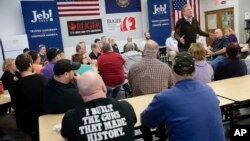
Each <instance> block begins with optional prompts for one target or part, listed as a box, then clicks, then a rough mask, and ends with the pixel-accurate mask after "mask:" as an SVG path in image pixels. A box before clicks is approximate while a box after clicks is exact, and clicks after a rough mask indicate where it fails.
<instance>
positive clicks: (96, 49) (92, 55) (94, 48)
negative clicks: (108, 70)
mask: <svg viewBox="0 0 250 141" xmlns="http://www.w3.org/2000/svg"><path fill="white" fill-rule="evenodd" d="M91 50H92V52H91V53H90V54H89V57H90V59H92V60H97V59H98V57H99V56H100V55H101V48H100V46H99V44H98V43H94V44H91Z"/></svg>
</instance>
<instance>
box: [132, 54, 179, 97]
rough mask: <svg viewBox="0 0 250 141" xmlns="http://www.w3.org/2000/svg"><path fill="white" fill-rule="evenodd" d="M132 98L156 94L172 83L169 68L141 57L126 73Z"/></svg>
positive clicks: (172, 79)
mask: <svg viewBox="0 0 250 141" xmlns="http://www.w3.org/2000/svg"><path fill="white" fill-rule="evenodd" d="M128 81H129V84H130V85H131V89H132V92H133V96H139V95H144V94H152V93H158V92H160V91H162V90H163V89H165V88H169V87H170V86H172V85H173V83H174V78H173V75H172V72H171V69H170V67H169V66H168V65H167V64H165V63H162V62H161V61H159V60H157V59H152V58H148V57H143V58H142V59H141V60H140V61H138V62H136V63H135V64H133V65H132V66H131V67H130V69H129V72H128Z"/></svg>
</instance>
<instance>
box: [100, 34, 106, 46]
mask: <svg viewBox="0 0 250 141" xmlns="http://www.w3.org/2000/svg"><path fill="white" fill-rule="evenodd" d="M103 43H108V42H107V38H106V36H102V37H101V45H102V44H103Z"/></svg>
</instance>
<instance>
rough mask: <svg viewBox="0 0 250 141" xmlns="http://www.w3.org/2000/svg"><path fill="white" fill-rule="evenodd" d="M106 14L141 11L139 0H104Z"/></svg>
mask: <svg viewBox="0 0 250 141" xmlns="http://www.w3.org/2000/svg"><path fill="white" fill-rule="evenodd" d="M105 8H106V14H111V13H128V12H141V0H105Z"/></svg>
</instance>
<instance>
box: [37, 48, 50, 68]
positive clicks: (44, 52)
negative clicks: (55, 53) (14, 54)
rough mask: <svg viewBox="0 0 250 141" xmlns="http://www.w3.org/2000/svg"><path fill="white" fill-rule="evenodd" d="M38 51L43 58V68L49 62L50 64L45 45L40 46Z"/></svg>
mask: <svg viewBox="0 0 250 141" xmlns="http://www.w3.org/2000/svg"><path fill="white" fill-rule="evenodd" d="M38 49H39V55H40V57H41V62H40V64H41V65H42V66H46V65H47V64H48V63H49V62H48V59H47V56H46V46H45V45H44V44H40V45H39V46H38Z"/></svg>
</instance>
